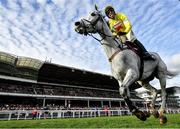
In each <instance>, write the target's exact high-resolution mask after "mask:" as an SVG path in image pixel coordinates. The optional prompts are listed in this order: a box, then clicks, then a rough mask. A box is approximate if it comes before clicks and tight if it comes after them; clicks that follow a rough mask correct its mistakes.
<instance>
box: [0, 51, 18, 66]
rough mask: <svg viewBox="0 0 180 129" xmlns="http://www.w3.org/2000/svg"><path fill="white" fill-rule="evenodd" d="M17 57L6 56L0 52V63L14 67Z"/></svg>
mask: <svg viewBox="0 0 180 129" xmlns="http://www.w3.org/2000/svg"><path fill="white" fill-rule="evenodd" d="M16 58H17V56H15V55H12V54H8V53H5V52H0V62H3V63H7V64H10V65H15V61H16Z"/></svg>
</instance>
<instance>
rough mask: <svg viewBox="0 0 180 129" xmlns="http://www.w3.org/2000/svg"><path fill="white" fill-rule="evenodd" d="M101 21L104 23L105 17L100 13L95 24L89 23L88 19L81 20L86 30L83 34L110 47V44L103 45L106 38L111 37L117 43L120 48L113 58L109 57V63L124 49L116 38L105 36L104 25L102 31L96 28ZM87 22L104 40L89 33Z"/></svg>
mask: <svg viewBox="0 0 180 129" xmlns="http://www.w3.org/2000/svg"><path fill="white" fill-rule="evenodd" d="M95 15H96V14H94V16H95ZM99 20H102V22H104V19H103V17H102V16H101V15H100V14H99V13H98V18H97V19H96V20H94V21H93V22H92V21H89V20H87V19H81V23H82V27H83V28H84V31H83V33H84V35H89V36H91V37H93V38H94V39H95V40H97V41H98V42H100V44H101V45H108V46H110V45H109V44H106V43H103V42H102V41H103V40H104V39H105V38H106V37H111V38H112V39H113V40H114V41H115V42H116V43H117V47H118V48H119V49H118V50H117V51H115V52H114V53H113V54H112V55H111V57H109V62H112V60H113V59H114V57H115V56H116V55H117V54H118V53H119V52H120V51H122V50H123V48H122V46H121V45H120V44H119V42H118V41H117V40H118V39H117V38H116V36H113V35H107V34H105V32H104V27H103V24H102V27H101V29H96V27H95V26H96V24H97V23H98V21H99ZM85 21H86V22H88V23H89V24H90V25H91V27H93V29H94V30H95V31H96V32H98V33H99V34H100V35H101V36H102V39H98V38H96V37H95V36H94V35H93V32H88V31H87V28H88V27H89V26H87V25H86V24H85ZM110 47H111V46H110Z"/></svg>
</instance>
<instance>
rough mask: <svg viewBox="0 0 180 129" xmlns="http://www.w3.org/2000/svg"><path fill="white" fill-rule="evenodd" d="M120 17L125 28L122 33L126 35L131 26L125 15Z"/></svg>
mask: <svg viewBox="0 0 180 129" xmlns="http://www.w3.org/2000/svg"><path fill="white" fill-rule="evenodd" d="M121 16H122V20H123V23H124V26H125V29H124V32H125V33H128V32H129V31H130V30H131V28H132V24H131V22H130V21H129V19H128V18H127V16H126V15H125V14H121Z"/></svg>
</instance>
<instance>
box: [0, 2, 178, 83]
mask: <svg viewBox="0 0 180 129" xmlns="http://www.w3.org/2000/svg"><path fill="white" fill-rule="evenodd" d="M95 4H97V5H98V7H99V9H101V10H102V11H103V9H104V7H105V6H107V5H112V6H114V7H115V9H116V10H117V11H121V12H123V13H125V14H126V15H128V17H129V19H130V20H131V22H132V24H133V30H134V32H135V34H136V36H137V38H138V39H139V40H140V41H141V42H142V43H143V44H144V45H145V47H146V48H147V49H148V50H149V51H155V52H158V53H159V54H160V56H162V57H163V59H164V60H165V62H168V61H169V60H170V61H171V62H168V67H170V68H171V69H174V70H178V69H179V63H178V61H176V59H177V58H178V57H179V50H180V43H179V41H180V37H179V35H180V24H179V23H180V15H179V11H180V4H179V1H176V0H166V1H159V0H147V1H146V2H142V1H140V0H133V1H132V0H117V1H112V0H101V1H99V0H13V1H12V0H0V51H4V52H8V53H12V54H15V55H18V56H27V57H32V58H37V59H40V60H45V59H50V58H52V62H53V63H57V64H61V65H67V66H71V67H77V68H80V69H86V70H90V71H94V72H100V73H106V74H110V73H111V71H110V66H109V63H108V61H107V57H106V55H105V53H104V50H103V49H102V47H101V45H100V44H99V43H98V42H97V41H96V40H94V39H93V38H91V37H85V36H81V35H79V34H77V33H76V32H75V31H74V22H75V21H77V20H78V19H80V18H82V17H87V15H88V14H89V12H90V11H92V10H93V9H94V5H95ZM177 80H178V79H177ZM177 80H175V81H176V82H177Z"/></svg>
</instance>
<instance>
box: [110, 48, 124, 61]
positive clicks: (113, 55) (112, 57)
mask: <svg viewBox="0 0 180 129" xmlns="http://www.w3.org/2000/svg"><path fill="white" fill-rule="evenodd" d="M120 51H122V50H120V49H119V50H118V51H116V52H115V53H114V54H112V56H111V57H110V58H109V62H112V60H113V59H114V57H115V56H116V55H117V54H118V53H119V52H120Z"/></svg>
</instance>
